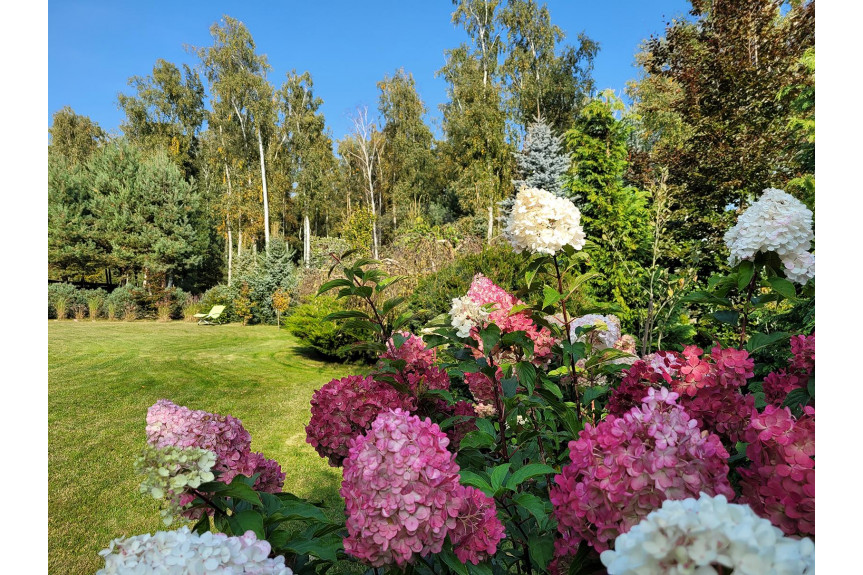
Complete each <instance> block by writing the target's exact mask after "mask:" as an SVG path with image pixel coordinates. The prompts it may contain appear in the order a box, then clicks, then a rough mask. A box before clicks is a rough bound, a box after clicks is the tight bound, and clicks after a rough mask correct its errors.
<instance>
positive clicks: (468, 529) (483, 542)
mask: <svg viewBox="0 0 863 575" xmlns="http://www.w3.org/2000/svg"><path fill="white" fill-rule="evenodd" d="M462 498H463V499H462V501H463V503H462V508H461V511H460V512H459V517H458V522H457V523H456V526H455V528H454V529H453V530H452V531H451V532H450V540H451V541H452V547H453V551H454V552H455V556H456V557H458V558H459V561H461V562H462V563H467V562H468V561H470V562H471V563H473V564H474V565H479V564H480V563H482V562H483V561H485V560H486V559H488V558H489V557H491V556H492V555H494V554H495V552H496V551H497V546H498V543H500V542H501V541H503V539H504V537H506V530H505V529H504V527H503V523H501V522H500V519H498V518H497V506H496V505H495V503H494V499H492V498H491V497H489V496H488V495H486V494H485V493H483V492H482V491H480V490H479V489H477V488H476V487H462Z"/></svg>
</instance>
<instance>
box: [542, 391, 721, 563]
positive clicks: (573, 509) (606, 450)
mask: <svg viewBox="0 0 863 575" xmlns="http://www.w3.org/2000/svg"><path fill="white" fill-rule="evenodd" d="M676 399H677V394H676V393H673V392H672V393H669V391H668V389H667V388H662V389H661V390H659V391H657V390H654V389H649V390H648V396H647V397H645V398H644V402H645V403H644V404H642V406H641V407H640V408H633V409H632V410H630V411H629V412H627V413H625V414H624V415H623V416H622V417H617V416H614V415H609V416H608V417H607V418H606V419H605V420H603V421H601V422H600V423H598V424H597V425H596V426H593V425H590V424H587V425H585V428H584V430H583V431H582V432H581V433H580V434H579V438H578V439H577V440H575V441H571V442H570V443H569V456H570V459H571V460H572V463H571V464H570V465H567V466H565V467H564V468H563V469H562V470H561V474H560V475H558V476H556V477H555V484H556V485H555V486H553V487H552V488H551V489H550V497H551V502H552V504H553V505H554V513H555V516H556V517H557V519H558V522H559V523H558V530H559V531H560V533H561V535H562V536H563V537H562V539H561V543H560V547H561V549H560V550H561V551H562V552H564V553H565V554H574V553H575V552H576V550H577V547H578V544H579V542H580V541H582V540H584V541H586V542H587V543H588V544H589V545H591V546H592V547H593V548H594V549H596V550H597V551H599V552H602V551H605V550H606V549H608V548H609V547H610V545H611V544H612V543H613V541H614V539H615V538H616V537H617V536H618V535H620V534H621V533H626V532H627V531H628V530H629V529H630V528H631V527H632V526H633V525H636V524H637V523H638V522H639V521H641V519H643V518H644V517H645V516H647V514H648V513H650V512H651V511H653V510H654V509H656V508H658V507H659V506H660V505H661V504H662V502H663V501H665V500H666V499H686V498H687V497H697V496H698V494H699V492H701V491H704V492H706V493H708V494H711V495H718V494H722V495H725V496H726V497H728V498H729V499H731V498H733V497H734V491H733V490H732V489H731V485H730V484H729V482H728V464H727V463H726V460H727V459H728V452H727V451H726V450H725V448H724V447H723V446H722V443H721V442H720V440H719V437H717V436H716V435H714V434H706V433H702V430H701V429H700V428H699V427H698V425H697V422H696V421H695V420H694V419H692V418H691V417H690V416H689V415H688V414H687V413H686V412H685V411H684V410H683V409H682V408H681V407H680V406H678V405H677V404H676Z"/></svg>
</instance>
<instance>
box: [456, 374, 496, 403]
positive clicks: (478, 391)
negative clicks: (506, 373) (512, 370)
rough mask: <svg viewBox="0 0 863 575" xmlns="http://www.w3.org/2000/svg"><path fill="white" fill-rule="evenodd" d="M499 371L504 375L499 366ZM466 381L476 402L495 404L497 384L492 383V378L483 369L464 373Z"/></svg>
mask: <svg viewBox="0 0 863 575" xmlns="http://www.w3.org/2000/svg"><path fill="white" fill-rule="evenodd" d="M498 373H499V374H500V375H502V374H503V371H502V370H501V369H500V368H498ZM500 375H499V377H500ZM464 381H465V383H467V386H468V389H470V394H471V395H472V396H473V400H474V401H475V402H477V403H486V404H489V405H494V385H495V384H494V383H492V381H491V379H489V377H488V376H487V375H486V374H484V373H482V372H481V371H477V372H474V373H466V374H464Z"/></svg>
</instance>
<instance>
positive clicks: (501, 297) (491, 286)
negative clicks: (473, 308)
mask: <svg viewBox="0 0 863 575" xmlns="http://www.w3.org/2000/svg"><path fill="white" fill-rule="evenodd" d="M465 298H468V299H470V300H471V301H472V302H474V303H475V304H476V305H478V306H480V307H483V308H492V309H491V312H490V313H489V315H488V318H487V321H489V322H492V323H494V324H495V325H497V327H499V328H500V331H501V333H511V332H514V331H523V332H525V333H526V334H527V337H528V338H530V340H531V341H533V356H532V357H531V361H532V362H533V363H534V364H536V365H540V364H542V363H544V362H547V361H548V360H549V359H550V358H551V348H552V346H553V345H554V343H555V340H554V336H552V334H551V332H550V331H549V330H548V328H545V327H542V328H539V327H537V326H536V324H535V323H534V322H533V319H531V317H530V315H529V312H528V310H524V311H521V312H517V313H514V314H512V315H510V314H511V312H512V308H513V307H515V306H517V305H524V302H523V301H521V300H520V299H518V298H517V297H515V296H514V295H511V294H509V293H507V291H506V290H505V289H503V288H502V287H500V286H498V285H497V284H495V283H494V282H493V281H491V280H490V279H488V278H487V277H485V276H484V275H482V274H476V275H475V276H474V278H473V282H471V284H470V288H469V289H468V291H467V295H466V296H465ZM462 299H464V298H462ZM470 335H471V336H472V337H473V338H474V340H476V342H477V343H478V344H479V347H480V350H481V351H482V352H486V351H487V350H483V349H482V339H481V338H480V337H479V330H478V329H476V328H474V329H472V330H471V331H470ZM492 353H494V351H492ZM475 355H477V356H478V357H481V356H482V353H480V352H476V353H475Z"/></svg>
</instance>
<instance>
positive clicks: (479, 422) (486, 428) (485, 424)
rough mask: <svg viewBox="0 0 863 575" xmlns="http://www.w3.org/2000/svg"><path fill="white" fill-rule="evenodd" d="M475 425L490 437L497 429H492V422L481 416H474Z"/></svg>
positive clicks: (495, 433)
mask: <svg viewBox="0 0 863 575" xmlns="http://www.w3.org/2000/svg"><path fill="white" fill-rule="evenodd" d="M476 426H477V427H478V428H479V430H480V431H482V432H483V433H487V434H489V435H490V436H491V437H494V436H495V435H497V431H495V429H494V424H493V423H492V422H491V421H489V420H488V419H483V418H481V417H477V418H476Z"/></svg>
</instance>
